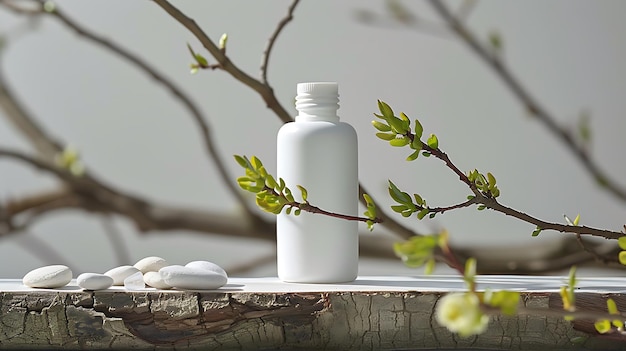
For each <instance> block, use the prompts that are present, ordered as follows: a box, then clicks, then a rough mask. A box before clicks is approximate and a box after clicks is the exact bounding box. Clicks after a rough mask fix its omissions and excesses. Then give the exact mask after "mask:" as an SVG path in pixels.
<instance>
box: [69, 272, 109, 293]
mask: <svg viewBox="0 0 626 351" xmlns="http://www.w3.org/2000/svg"><path fill="white" fill-rule="evenodd" d="M76 283H78V286H80V287H81V288H83V289H85V290H104V289H108V288H110V287H111V285H113V278H111V277H109V276H108V275H104V274H99V273H82V274H81V275H79V276H78V277H77V278H76Z"/></svg>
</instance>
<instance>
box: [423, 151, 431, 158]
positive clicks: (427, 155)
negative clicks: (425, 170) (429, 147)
mask: <svg viewBox="0 0 626 351" xmlns="http://www.w3.org/2000/svg"><path fill="white" fill-rule="evenodd" d="M422 156H424V157H430V152H428V151H424V152H422Z"/></svg>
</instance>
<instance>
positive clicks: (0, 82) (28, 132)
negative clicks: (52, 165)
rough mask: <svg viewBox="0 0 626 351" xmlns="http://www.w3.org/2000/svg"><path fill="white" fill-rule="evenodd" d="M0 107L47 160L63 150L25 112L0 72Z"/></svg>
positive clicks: (24, 108)
mask: <svg viewBox="0 0 626 351" xmlns="http://www.w3.org/2000/svg"><path fill="white" fill-rule="evenodd" d="M0 108H2V109H3V110H4V111H5V113H6V117H7V118H8V120H9V122H11V123H12V124H13V125H14V126H15V128H16V129H17V130H19V131H20V132H21V133H22V135H23V136H24V137H25V138H26V139H27V140H28V141H29V142H30V144H31V145H33V147H34V148H35V150H37V152H38V153H39V154H41V155H42V156H43V157H44V158H46V159H47V160H52V159H54V156H55V155H57V154H58V153H60V152H61V150H63V146H62V144H61V143H60V142H59V141H58V140H56V139H55V138H54V137H52V136H51V135H50V134H48V133H47V132H46V131H45V130H44V128H43V127H42V126H41V125H40V124H39V123H38V122H37V121H35V119H34V118H33V117H32V116H31V115H30V113H28V112H27V110H26V107H25V106H23V105H22V104H21V103H20V102H19V100H18V99H17V98H16V97H15V95H14V94H13V92H12V91H11V89H10V88H9V86H8V85H7V84H6V81H5V79H4V76H3V74H2V72H0Z"/></svg>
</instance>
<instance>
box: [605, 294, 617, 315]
mask: <svg viewBox="0 0 626 351" xmlns="http://www.w3.org/2000/svg"><path fill="white" fill-rule="evenodd" d="M606 308H607V310H608V311H609V313H610V314H619V311H618V310H617V304H616V303H615V300H613V299H611V298H609V299H607V300H606Z"/></svg>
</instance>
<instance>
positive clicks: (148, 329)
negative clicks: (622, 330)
mask: <svg viewBox="0 0 626 351" xmlns="http://www.w3.org/2000/svg"><path fill="white" fill-rule="evenodd" d="M433 279H434V278H433ZM441 279H442V283H441V284H440V285H442V286H443V287H441V288H439V290H440V291H438V290H437V289H436V287H437V286H436V285H433V286H431V287H425V288H422V289H419V288H417V287H416V286H414V285H411V284H407V281H409V280H407V279H405V278H401V279H396V280H394V279H390V278H389V279H378V280H377V279H373V278H367V279H360V280H358V281H357V282H355V283H354V284H345V285H333V286H328V285H298V284H282V285H280V284H281V283H274V284H276V286H279V288H276V287H274V288H272V287H271V286H270V287H266V288H257V289H255V288H254V284H252V283H253V282H255V281H263V279H258V280H254V279H247V280H246V279H240V280H237V279H231V280H230V284H229V285H228V286H227V287H225V288H223V289H221V290H217V291H202V292H192V291H175V290H154V289H147V290H142V291H125V290H123V289H119V288H118V289H108V290H104V291H96V292H88V291H81V290H80V289H77V287H75V286H68V287H66V288H64V289H57V290H43V289H28V288H24V287H22V286H18V285H19V283H17V281H14V282H13V283H12V284H13V286H18V287H14V288H7V286H10V284H9V283H7V282H5V284H4V285H3V284H0V349H2V350H4V349H29V350H36V349H45V350H51V349H68V350H70V349H91V350H93V349H106V350H128V349H136V350H174V349H175V350H260V349H289V350H291V349H304V350H399V349H424V348H426V349H434V348H449V349H454V348H462V349H470V348H481V349H506V350H546V349H581V348H582V349H598V350H611V349H613V350H618V349H624V348H626V339H624V337H623V336H621V335H619V334H611V335H609V336H601V335H598V334H597V333H596V332H595V330H594V329H593V321H582V320H581V321H576V322H574V323H572V322H568V321H565V320H564V319H563V318H560V317H558V316H551V314H550V313H546V315H517V316H511V317H503V316H499V317H494V318H492V320H491V322H490V324H489V328H488V330H487V332H485V333H484V334H481V335H479V336H475V337H470V338H461V337H459V336H457V335H454V334H452V333H450V332H449V331H448V330H447V329H446V328H444V327H442V326H440V325H439V324H437V322H436V321H435V319H434V317H433V313H434V310H435V306H436V303H437V301H438V299H439V298H440V297H441V296H443V295H444V294H445V292H446V291H451V290H455V289H454V288H451V287H450V286H445V284H444V283H443V279H444V278H441ZM456 279H457V280H459V279H458V278H456ZM394 281H396V283H395V285H394ZM459 281H460V280H459ZM272 282H273V280H272ZM409 282H410V281H409ZM455 284H456V283H455ZM461 284H462V282H458V285H459V286H461ZM416 285H423V284H416ZM375 288H378V290H375ZM543 290H546V291H524V292H522V296H523V299H522V300H523V302H522V303H523V304H524V306H527V307H532V308H535V309H545V310H546V311H555V310H560V309H561V299H560V297H559V295H558V293H557V292H555V291H551V290H553V288H549V289H547V288H546V289H543ZM587 290H589V291H585V292H583V293H581V294H579V295H577V301H578V307H579V310H588V311H592V310H593V311H599V312H605V311H606V298H607V297H609V296H610V297H612V298H613V299H615V301H616V302H617V304H618V307H620V308H621V309H622V310H626V297H625V296H624V295H622V294H621V293H607V292H606V291H601V290H599V289H596V288H594V289H587ZM590 290H593V292H591V291H590ZM604 290H615V289H614V288H611V289H604ZM620 291H621V290H620Z"/></svg>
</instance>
